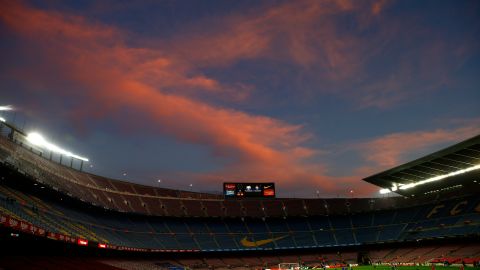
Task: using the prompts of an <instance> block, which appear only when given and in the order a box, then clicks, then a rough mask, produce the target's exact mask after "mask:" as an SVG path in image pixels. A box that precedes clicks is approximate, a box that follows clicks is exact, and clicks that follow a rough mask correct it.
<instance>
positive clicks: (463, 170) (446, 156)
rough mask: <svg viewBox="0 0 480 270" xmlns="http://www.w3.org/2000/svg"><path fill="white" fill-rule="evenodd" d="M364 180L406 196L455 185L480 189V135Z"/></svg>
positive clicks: (454, 187) (470, 189)
mask: <svg viewBox="0 0 480 270" xmlns="http://www.w3.org/2000/svg"><path fill="white" fill-rule="evenodd" d="M363 180H365V181H367V182H369V183H372V184H374V185H377V186H380V187H382V188H385V189H390V190H391V191H394V192H395V193H398V194H401V195H405V196H411V195H417V194H428V193H434V192H441V191H446V190H453V189H455V190H457V189H463V190H464V191H465V192H477V191H479V190H480V135H478V136H475V137H473V138H470V139H468V140H465V141H463V142H460V143H458V144H455V145H453V146H450V147H447V148H445V149H443V150H440V151H438V152H435V153H433V154H430V155H427V156H425V157H422V158H419V159H416V160H414V161H411V162H408V163H405V164H403V165H400V166H398V167H395V168H392V169H389V170H387V171H384V172H381V173H378V174H375V175H372V176H369V177H366V178H364V179H363ZM385 191H386V192H388V191H387V190H385Z"/></svg>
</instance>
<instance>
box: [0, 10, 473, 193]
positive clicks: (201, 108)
mask: <svg viewBox="0 0 480 270" xmlns="http://www.w3.org/2000/svg"><path fill="white" fill-rule="evenodd" d="M387 6H388V5H385V3H384V1H380V2H376V1H372V2H369V4H364V3H362V4H358V3H357V2H356V1H295V2H286V3H284V4H281V5H277V6H273V7H266V8H264V9H261V10H259V11H258V10H257V11H252V12H250V13H248V14H246V15H244V14H242V15H231V16H227V17H225V18H222V20H221V21H222V23H218V20H217V21H210V20H205V21H202V22H199V23H198V26H190V28H188V29H187V30H186V31H185V32H184V33H182V35H179V36H177V37H173V38H171V39H168V40H158V39H146V38H144V37H139V36H138V35H135V33H130V32H128V31H123V30H122V29H118V28H116V27H113V26H109V25H105V24H102V23H100V22H95V21H89V20H86V19H85V18H83V17H81V16H74V15H71V14H66V13H60V12H56V11H53V10H49V11H47V10H41V9H36V8H33V7H31V6H28V5H23V4H19V3H18V2H4V3H3V5H2V9H1V10H0V21H1V22H3V24H5V25H7V26H8V28H9V29H11V30H12V31H13V32H14V33H15V35H17V36H18V37H19V38H21V39H22V40H23V41H24V44H28V45H26V46H25V48H27V49H26V50H27V51H28V54H30V55H33V56H34V59H36V60H38V61H32V62H35V63H32V64H31V65H30V63H29V65H25V66H22V68H21V69H17V70H15V71H14V72H13V73H12V74H15V75H16V76H17V80H19V81H22V82H24V83H28V84H31V85H35V87H32V89H42V90H32V91H33V92H41V93H37V94H39V95H42V96H48V100H44V99H39V100H36V101H35V102H36V103H38V102H44V107H50V108H51V110H55V111H56V112H58V111H61V110H63V111H68V112H69V114H68V116H69V117H70V118H71V120H72V122H73V123H75V126H77V127H81V126H87V127H88V126H89V125H92V124H94V123H95V122H102V121H109V122H112V121H113V122H115V123H116V124H117V126H118V127H119V128H120V129H126V130H134V131H135V130H136V128H141V129H146V130H148V131H152V132H155V134H162V135H168V136H171V137H173V138H175V139H177V140H178V141H180V142H183V143H191V144H196V145H202V146H205V147H207V148H208V149H209V150H210V153H211V154H212V156H213V157H214V158H218V160H221V162H220V163H221V164H222V165H223V168H222V169H220V170H218V171H214V172H210V173H208V174H195V175H192V176H189V178H192V180H194V181H198V182H200V183H212V182H215V183H216V184H218V181H219V179H225V178H228V179H235V180H252V179H253V180H274V181H277V182H279V183H281V186H282V187H283V188H285V189H286V188H289V189H291V190H295V189H297V190H304V191H306V190H314V189H321V190H322V191H324V192H339V193H343V191H344V190H347V189H352V188H353V189H355V190H358V191H357V192H356V195H368V194H369V192H371V191H372V190H373V186H370V185H369V184H366V183H363V182H362V181H361V180H360V178H361V177H357V176H356V175H357V174H355V175H352V176H345V177H335V176H332V175H331V174H330V172H329V168H328V164H327V162H315V161H313V160H316V159H315V158H316V157H318V156H319V155H321V154H322V153H323V151H322V150H321V149H316V148H313V147H308V146H306V145H307V143H308V142H309V140H310V139H311V138H312V137H313V135H312V134H309V133H308V132H307V131H306V128H305V127H304V126H303V125H300V124H291V123H288V122H286V121H282V120H280V119H276V118H274V117H267V116H262V115H256V114H253V113H246V112H242V111H240V110H237V109H233V108H228V107H226V106H219V105H215V104H213V103H212V102H211V101H209V99H208V97H222V98H225V99H226V100H228V101H232V102H238V101H244V100H247V99H248V97H249V95H250V93H251V92H252V91H254V89H253V88H254V86H251V85H248V84H244V83H239V82H224V81H221V80H219V79H217V78H215V77H214V76H212V75H209V74H210V73H209V72H207V71H208V70H209V69H224V68H228V67H230V66H232V65H235V64H236V63H239V62H241V61H245V60H250V59H256V60H263V59H265V60H276V61H280V62H281V63H283V62H285V63H288V64H292V63H293V65H295V66H296V67H298V68H302V69H304V70H305V72H311V74H315V76H318V77H319V78H320V79H321V80H322V83H323V80H325V81H326V82H327V84H328V82H329V81H334V82H346V83H345V84H342V86H343V87H341V88H340V89H341V91H342V92H341V93H336V94H339V95H342V96H345V97H348V98H352V99H355V100H357V102H359V103H361V104H363V106H366V107H371V106H378V107H388V106H390V105H391V104H392V103H395V102H398V101H401V100H404V99H405V98H406V97H408V96H409V94H407V95H404V92H403V91H402V89H403V87H404V86H405V84H403V83H401V82H402V80H404V79H405V78H409V76H411V73H408V71H409V70H410V68H411V67H412V66H413V65H415V63H413V64H412V63H411V62H408V61H407V60H405V61H403V62H402V61H400V62H401V63H403V64H401V65H402V67H403V68H402V69H401V70H400V71H403V72H399V73H398V74H399V75H398V76H399V77H394V76H387V77H386V79H382V80H378V83H364V82H360V83H359V87H358V88H352V87H350V86H352V83H350V81H353V82H354V83H357V82H358V80H357V79H356V80H350V79H352V78H356V77H357V76H358V77H359V78H361V80H367V79H368V74H367V75H366V74H365V73H363V71H362V67H363V66H364V65H365V61H366V60H365V58H368V57H371V56H378V54H380V52H381V48H379V49H376V50H371V49H372V48H371V45H369V44H370V43H369V42H368V40H365V38H361V37H359V36H357V35H355V34H351V33H349V32H348V31H347V32H346V31H340V30H342V29H343V28H342V26H341V23H339V22H338V21H337V20H336V18H338V17H341V15H352V14H354V15H355V16H354V19H355V22H359V25H360V26H359V27H366V26H367V25H370V24H372V23H375V22H376V21H375V20H376V19H379V20H381V18H380V17H381V14H382V12H383V10H384V9H385V8H386V7H387ZM376 23H378V21H377V22H376ZM197 29H198V31H195V30H197ZM339 29H340V30H339ZM381 31H383V32H381V34H380V35H379V36H378V37H376V38H375V40H374V42H373V43H372V44H374V45H377V44H381V42H383V40H384V39H385V38H387V41H388V42H391V41H392V40H393V38H394V36H395V33H389V32H388V31H386V28H382V29H381ZM393 32H395V31H393ZM367 38H369V37H368V36H367ZM132 39H135V40H136V41H138V42H136V43H135V44H136V45H135V46H133V45H131V44H130V42H129V41H130V40H132ZM139 44H140V45H139ZM380 47H381V46H380ZM439 50H440V51H439V52H437V53H436V54H438V53H441V52H442V51H443V50H444V48H442V47H439ZM422 70H426V68H425V69H422ZM435 74H440V75H442V74H443V73H442V72H439V73H435ZM427 78H431V77H427ZM361 80H360V81H361ZM409 80H410V79H409ZM368 81H369V82H370V81H376V80H368ZM354 85H355V84H354ZM347 88H350V90H344V89H347ZM65 89H67V90H65ZM352 89H353V90H352ZM357 90H358V91H357ZM331 91H339V90H337V89H335V90H331ZM357 92H358V93H357ZM206 97H207V98H206ZM52 99H54V100H53V101H52ZM52 102H56V106H49V105H51V104H52ZM138 119H140V120H138ZM473 131H474V129H470V130H467V129H465V130H461V129H460V130H455V131H453V130H438V131H435V132H429V131H425V132H422V131H420V132H414V133H397V134H390V135H387V136H385V137H381V138H376V139H374V140H372V141H368V142H365V143H362V144H361V145H359V146H357V148H356V149H359V150H361V151H362V153H366V154H365V156H364V158H365V160H366V162H367V163H371V164H374V165H375V166H376V167H386V166H393V164H397V163H398V162H400V161H401V160H402V157H403V155H404V154H405V153H408V152H409V151H413V150H417V149H420V148H423V147H425V145H426V146H428V145H432V144H434V143H433V142H436V143H440V142H450V141H454V140H456V139H463V138H464V137H462V136H461V135H457V134H456V133H455V132H458V134H463V135H466V134H467V133H468V134H470V133H471V132H473ZM405 141H407V142H409V143H408V145H405V144H403V143H402V142H405ZM367 169H368V168H367Z"/></svg>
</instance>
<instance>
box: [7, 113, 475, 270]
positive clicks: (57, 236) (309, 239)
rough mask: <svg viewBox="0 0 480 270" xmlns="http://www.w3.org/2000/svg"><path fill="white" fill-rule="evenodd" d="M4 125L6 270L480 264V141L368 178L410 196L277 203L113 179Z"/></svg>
mask: <svg viewBox="0 0 480 270" xmlns="http://www.w3.org/2000/svg"><path fill="white" fill-rule="evenodd" d="M1 131H2V136H1V138H0V142H1V143H0V154H1V155H0V157H1V166H2V167H1V168H2V169H1V186H0V191H1V192H0V196H1V197H0V203H1V204H0V210H1V224H2V235H1V237H2V245H3V246H4V247H8V248H7V249H4V251H3V252H2V256H3V257H2V260H1V261H0V262H1V263H0V266H2V267H5V269H22V268H25V267H27V266H28V267H32V266H34V265H37V266H38V268H31V269H47V268H48V269H65V268H67V267H68V268H71V269H157V268H158V269H164V268H165V269H167V268H168V269H184V268H185V269H186V268H188V269H261V268H266V269H276V268H280V269H283V268H285V269H298V268H299V267H314V268H323V267H329V268H343V267H347V266H352V265H355V266H357V265H372V264H374V265H379V267H381V266H387V267H388V266H389V265H391V264H395V265H410V266H417V265H429V264H434V263H438V264H441V265H444V264H448V265H451V264H467V265H470V266H474V265H475V266H477V265H478V261H479V260H480V244H479V240H480V237H479V236H480V235H479V234H480V197H479V196H478V194H479V191H480V175H479V172H480V170H479V165H478V162H479V160H480V136H476V137H474V138H471V139H468V140H466V141H463V142H460V143H458V144H455V145H453V146H451V147H448V148H446V149H443V150H441V151H438V152H435V153H432V154H430V155H428V156H425V157H422V158H420V159H417V160H414V161H412V162H409V163H406V164H403V165H401V166H398V167H395V168H392V169H390V170H387V171H384V172H381V173H378V174H375V175H373V176H370V177H367V178H365V179H364V180H365V181H368V182H370V183H373V184H375V185H378V186H379V187H380V188H381V193H387V192H396V193H397V194H398V195H401V196H391V197H383V198H334V199H321V198H315V199H294V198H292V199H288V198H284V199H280V198H278V199H276V198H272V197H271V196H260V197H251V198H249V197H248V196H246V195H243V194H242V195H240V196H237V195H239V194H240V193H239V192H238V188H239V187H238V186H234V187H233V189H236V190H235V192H234V193H233V195H234V197H233V198H229V197H228V196H227V195H228V194H227V193H225V197H224V196H221V195H214V194H207V193H198V192H191V191H182V190H172V189H165V188H155V187H148V186H143V185H138V184H133V183H128V182H123V181H120V180H115V179H109V178H105V177H101V176H98V175H93V174H89V173H85V172H82V171H81V170H79V169H74V168H73V167H69V166H66V165H61V164H59V163H57V162H55V161H52V160H51V155H50V159H49V157H48V155H46V154H45V153H44V151H39V150H38V149H39V147H38V146H37V145H35V144H34V143H33V142H32V141H31V140H29V135H26V134H25V133H24V132H22V131H21V130H19V129H18V128H16V127H15V126H13V125H11V124H8V123H7V122H3V123H2V124H1ZM71 160H72V162H73V160H74V158H73V157H72V158H71ZM230 185H232V184H231V183H226V184H225V188H226V189H227V190H228V189H229V188H231V187H229V186H230ZM269 185H270V186H271V184H269ZM242 186H244V185H242V184H240V187H242ZM413 187H415V188H413ZM262 188H263V187H262ZM243 192H247V191H246V190H245V189H244V190H243ZM269 195H272V194H269ZM66 254H72V256H66ZM74 254H75V256H73V255H74ZM78 254H82V255H78ZM32 255H35V256H32ZM73 257H74V258H73ZM42 267H46V268H42ZM417 268H418V266H417Z"/></svg>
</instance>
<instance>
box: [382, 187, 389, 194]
mask: <svg viewBox="0 0 480 270" xmlns="http://www.w3.org/2000/svg"><path fill="white" fill-rule="evenodd" d="M387 193H390V189H388V188H383V189H380V194H387Z"/></svg>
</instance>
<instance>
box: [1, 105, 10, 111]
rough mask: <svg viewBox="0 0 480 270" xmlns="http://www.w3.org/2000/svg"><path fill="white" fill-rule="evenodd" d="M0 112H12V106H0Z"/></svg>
mask: <svg viewBox="0 0 480 270" xmlns="http://www.w3.org/2000/svg"><path fill="white" fill-rule="evenodd" d="M0 111H13V106H12V105H3V106H0Z"/></svg>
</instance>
